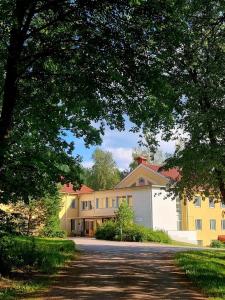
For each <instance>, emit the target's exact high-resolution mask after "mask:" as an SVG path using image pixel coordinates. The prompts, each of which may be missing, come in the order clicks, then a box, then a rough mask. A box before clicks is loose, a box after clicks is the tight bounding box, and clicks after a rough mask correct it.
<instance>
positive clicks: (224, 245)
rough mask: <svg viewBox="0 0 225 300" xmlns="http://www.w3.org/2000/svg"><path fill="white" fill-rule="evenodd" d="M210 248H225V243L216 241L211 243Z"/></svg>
mask: <svg viewBox="0 0 225 300" xmlns="http://www.w3.org/2000/svg"><path fill="white" fill-rule="evenodd" d="M210 247H212V248H225V243H223V242H221V241H217V240H215V241H212V242H211V244H210Z"/></svg>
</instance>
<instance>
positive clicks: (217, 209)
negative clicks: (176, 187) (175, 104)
mask: <svg viewBox="0 0 225 300" xmlns="http://www.w3.org/2000/svg"><path fill="white" fill-rule="evenodd" d="M138 163H139V164H138V166H137V168H136V169H135V170H133V171H132V172H131V173H130V174H128V175H127V176H126V177H125V178H124V179H123V180H122V181H121V182H120V183H119V184H117V186H116V187H115V188H114V189H111V190H102V191H93V190H92V189H90V188H88V187H86V186H84V185H83V186H82V187H81V189H80V190H79V191H74V190H73V187H72V185H70V184H69V185H65V186H63V188H62V190H61V195H62V209H61V212H60V220H61V227H62V229H64V230H65V231H66V232H67V234H68V235H69V236H71V235H72V236H73V235H85V236H93V235H94V233H95V230H96V228H97V226H98V225H100V224H101V223H102V222H104V221H105V220H109V219H113V218H114V217H115V211H116V210H117V209H118V207H119V205H120V204H121V203H122V202H123V201H126V202H127V203H128V205H129V206H131V207H132V208H133V210H134V222H135V223H137V224H140V225H144V226H146V227H149V228H153V229H160V230H164V231H167V232H168V234H169V235H170V236H171V237H172V238H173V239H175V240H178V241H183V242H190V243H195V244H197V243H198V244H199V245H203V246H205V245H209V244H210V243H211V241H212V240H216V239H217V238H218V235H223V234H225V218H224V217H225V206H223V205H221V204H220V203H218V202H216V200H215V199H212V198H209V199H208V198H204V200H203V197H202V196H201V195H197V196H196V198H195V199H194V201H192V202H186V201H185V199H183V200H180V199H174V198H173V197H170V196H169V195H168V194H167V192H166V186H167V184H168V182H169V180H171V179H172V180H177V179H178V178H179V173H178V171H177V170H176V169H171V170H169V171H162V172H161V171H160V169H159V166H156V165H151V164H149V163H147V161H146V159H145V158H143V157H139V158H138Z"/></svg>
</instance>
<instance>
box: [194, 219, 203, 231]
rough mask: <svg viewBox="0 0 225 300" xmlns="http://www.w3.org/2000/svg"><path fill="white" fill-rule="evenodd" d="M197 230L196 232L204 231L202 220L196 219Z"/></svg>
mask: <svg viewBox="0 0 225 300" xmlns="http://www.w3.org/2000/svg"><path fill="white" fill-rule="evenodd" d="M195 229H196V230H202V220H201V219H196V220H195Z"/></svg>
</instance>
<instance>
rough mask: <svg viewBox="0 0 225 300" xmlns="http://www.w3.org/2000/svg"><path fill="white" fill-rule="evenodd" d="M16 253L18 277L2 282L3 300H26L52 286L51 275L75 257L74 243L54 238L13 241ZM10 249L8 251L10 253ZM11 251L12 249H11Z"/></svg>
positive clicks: (1, 292)
mask: <svg viewBox="0 0 225 300" xmlns="http://www.w3.org/2000/svg"><path fill="white" fill-rule="evenodd" d="M10 241H13V245H14V246H15V249H11V250H12V253H10V255H11V254H13V255H14V256H17V257H15V260H14V261H15V265H13V271H14V274H15V275H16V276H14V275H13V276H10V277H9V278H1V279H0V299H1V300H3V299H4V300H11V299H23V296H25V295H29V294H30V293H33V292H35V291H37V290H41V289H43V288H45V287H47V286H48V285H49V284H50V281H51V277H50V276H49V275H50V274H54V273H55V272H56V271H57V269H58V268H59V267H60V266H62V265H63V264H64V263H65V262H66V261H67V260H70V259H72V257H74V253H75V246H74V242H73V241H69V240H63V239H53V238H37V237H35V238H32V237H13V236H12V237H10ZM7 249H8V248H6V251H7ZM9 249H10V248H9Z"/></svg>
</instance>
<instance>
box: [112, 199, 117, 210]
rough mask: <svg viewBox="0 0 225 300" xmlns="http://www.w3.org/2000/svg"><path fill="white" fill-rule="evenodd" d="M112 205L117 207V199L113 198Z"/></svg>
mask: <svg viewBox="0 0 225 300" xmlns="http://www.w3.org/2000/svg"><path fill="white" fill-rule="evenodd" d="M112 207H113V208H116V200H115V199H112Z"/></svg>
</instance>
